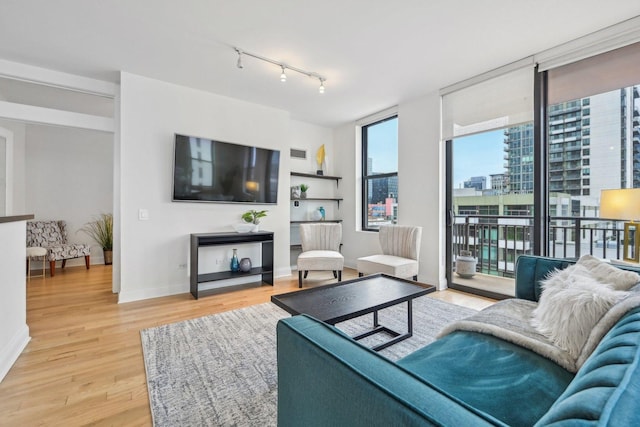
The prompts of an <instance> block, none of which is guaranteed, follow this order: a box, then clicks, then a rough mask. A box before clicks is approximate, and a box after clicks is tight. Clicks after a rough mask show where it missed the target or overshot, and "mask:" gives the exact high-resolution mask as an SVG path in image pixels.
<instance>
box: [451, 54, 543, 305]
mask: <svg viewBox="0 0 640 427" xmlns="http://www.w3.org/2000/svg"><path fill="white" fill-rule="evenodd" d="M533 81H534V68H533V64H532V63H526V64H522V66H521V67H517V68H515V69H513V70H510V71H507V72H505V73H502V74H500V75H498V76H496V77H492V78H489V79H486V80H484V81H482V82H481V83H476V84H473V85H470V86H467V87H462V88H453V90H451V91H450V92H449V93H446V94H444V96H443V134H444V135H445V138H446V139H447V140H448V145H449V147H448V149H447V154H448V155H447V169H448V174H447V175H448V183H447V204H448V209H449V218H448V223H447V225H448V226H447V230H448V245H447V267H448V271H447V275H448V279H449V284H450V286H451V287H454V288H456V287H457V288H460V289H467V288H471V289H473V290H475V291H477V292H480V293H485V294H487V295H490V296H494V295H498V294H503V295H512V294H513V289H514V286H513V279H512V278H513V272H514V263H515V260H516V258H517V256H518V255H519V254H522V253H528V252H530V251H531V249H532V244H531V239H532V235H531V233H530V228H531V226H532V224H531V215H532V214H533V186H534V175H533V167H534V165H533V159H534V156H533V141H534V140H533ZM469 258H471V259H473V260H475V263H476V265H475V271H476V272H477V273H478V274H475V275H473V276H470V275H469V274H462V273H461V271H463V270H464V271H465V272H466V271H468V262H469ZM462 266H465V268H461V267H462ZM487 277H488V280H487Z"/></svg>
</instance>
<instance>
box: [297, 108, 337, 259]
mask: <svg viewBox="0 0 640 427" xmlns="http://www.w3.org/2000/svg"><path fill="white" fill-rule="evenodd" d="M290 129H291V132H290V140H291V148H297V149H301V150H306V151H307V158H306V159H304V160H303V159H296V158H291V171H294V172H302V173H310V174H315V173H316V171H317V169H318V164H317V162H316V153H317V152H318V149H319V148H320V146H321V145H323V144H324V148H325V163H326V164H325V166H324V169H323V172H324V174H325V175H333V176H342V170H341V169H339V168H338V165H337V164H335V162H334V160H333V159H334V157H336V151H337V150H336V149H335V146H334V143H333V132H332V130H331V129H330V128H326V127H322V126H317V125H313V124H309V123H305V122H300V121H294V120H292V121H291V126H290ZM300 184H306V185H308V186H309V190H308V197H329V198H338V197H340V196H341V190H342V183H340V187H338V186H336V182H335V181H332V180H322V179H313V178H302V177H291V181H290V183H289V186H294V185H300ZM320 206H322V207H323V208H324V209H325V212H326V218H327V219H341V218H342V217H343V212H344V209H343V206H344V205H343V204H342V203H341V204H340V209H338V204H337V203H336V202H331V201H326V200H323V201H311V200H308V201H298V203H297V206H295V205H294V202H290V214H291V220H309V219H312V218H311V215H312V213H313V211H315V210H317V209H318V208H319V207H320ZM299 230H300V228H299V226H298V225H297V224H292V225H291V235H290V239H291V243H292V244H300V232H299ZM299 253H300V251H299V250H295V249H294V250H292V251H291V258H290V260H289V261H290V264H291V267H292V269H295V268H296V261H297V259H298V254H299Z"/></svg>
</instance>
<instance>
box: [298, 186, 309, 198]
mask: <svg viewBox="0 0 640 427" xmlns="http://www.w3.org/2000/svg"><path fill="white" fill-rule="evenodd" d="M308 189H309V186H308V185H307V184H300V198H301V199H306V198H307V190H308Z"/></svg>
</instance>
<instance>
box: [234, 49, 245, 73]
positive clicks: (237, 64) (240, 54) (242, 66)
mask: <svg viewBox="0 0 640 427" xmlns="http://www.w3.org/2000/svg"><path fill="white" fill-rule="evenodd" d="M236 52H238V62H237V63H236V67H238V68H240V69H241V70H242V69H243V68H244V65H242V51H241V50H240V49H236Z"/></svg>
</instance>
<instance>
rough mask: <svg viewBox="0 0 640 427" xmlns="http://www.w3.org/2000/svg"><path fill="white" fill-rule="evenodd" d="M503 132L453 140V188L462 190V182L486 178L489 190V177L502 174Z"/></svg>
mask: <svg viewBox="0 0 640 427" xmlns="http://www.w3.org/2000/svg"><path fill="white" fill-rule="evenodd" d="M503 149H504V133H503V130H495V131H491V132H484V133H481V134H477V135H470V136H464V137H460V138H455V139H454V140H453V183H454V188H463V187H464V186H463V183H464V181H466V180H468V179H469V178H471V177H472V176H485V177H487V188H491V181H490V178H489V175H491V174H496V173H504V172H505V168H504V164H505V163H506V162H507V161H506V160H504V155H505V152H504V151H503Z"/></svg>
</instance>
